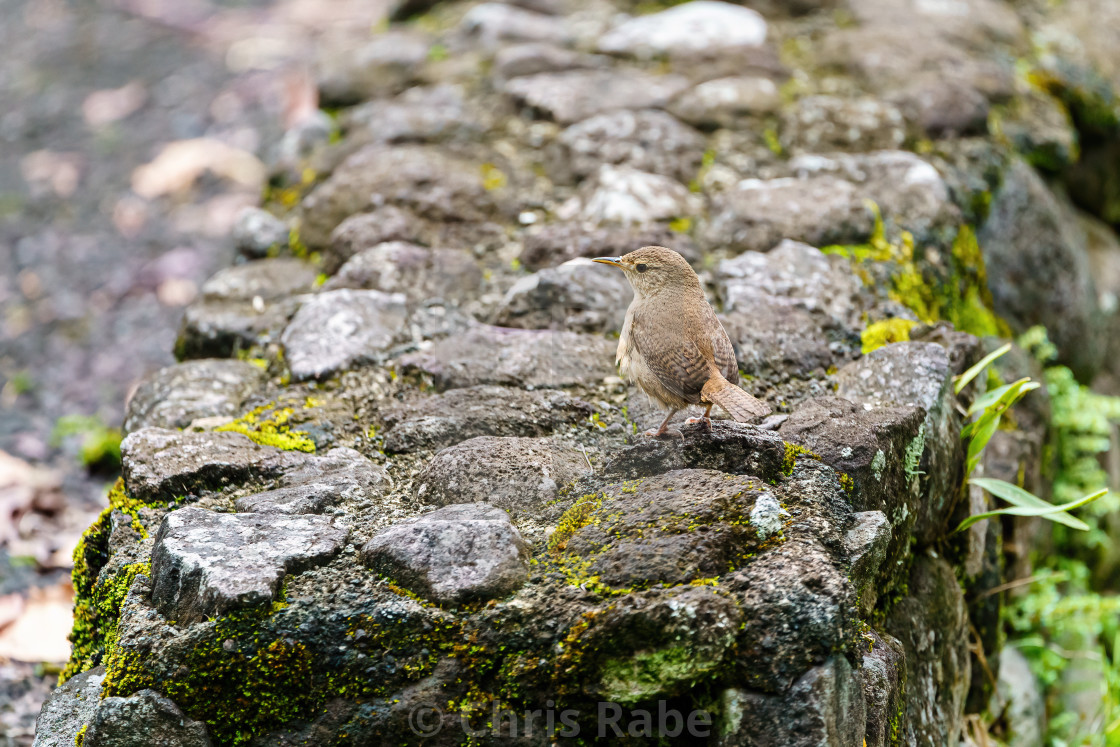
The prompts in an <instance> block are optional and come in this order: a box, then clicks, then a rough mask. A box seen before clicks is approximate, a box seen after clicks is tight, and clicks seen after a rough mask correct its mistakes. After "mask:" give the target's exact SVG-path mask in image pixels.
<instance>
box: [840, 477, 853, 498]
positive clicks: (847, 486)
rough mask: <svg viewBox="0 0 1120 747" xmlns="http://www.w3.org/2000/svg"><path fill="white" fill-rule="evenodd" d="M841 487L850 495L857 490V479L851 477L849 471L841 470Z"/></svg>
mask: <svg viewBox="0 0 1120 747" xmlns="http://www.w3.org/2000/svg"><path fill="white" fill-rule="evenodd" d="M840 487H841V488H843V489H844V492H845V493H847V494H848V495H851V494H852V493H854V492H855V490H856V482H855V480H853V479H852V478H851V476H850V475H848V473H846V472H841V473H840Z"/></svg>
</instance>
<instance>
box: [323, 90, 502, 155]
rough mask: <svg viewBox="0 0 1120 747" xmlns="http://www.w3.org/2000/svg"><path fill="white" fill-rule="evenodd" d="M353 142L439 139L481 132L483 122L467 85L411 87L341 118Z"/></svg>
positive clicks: (354, 109) (355, 108)
mask: <svg viewBox="0 0 1120 747" xmlns="http://www.w3.org/2000/svg"><path fill="white" fill-rule="evenodd" d="M341 121H342V125H343V127H344V128H345V129H346V130H347V136H348V138H349V139H350V140H349V142H350V143H360V142H373V143H403V142H435V141H439V140H445V139H452V138H456V137H469V136H473V135H477V134H478V133H480V132H482V131H483V129H484V126H483V124H482V123H481V122H480V121H479V120H478V119H477V118H476V117H475V116H473V114H472V113H470V112H469V111H468V110H467V106H466V102H465V100H464V95H463V88H462V86H458V85H451V84H442V85H437V86H431V87H420V86H418V87H415V88H410V89H408V90H407V91H405V92H404V93H402V94H401V95H400V96H398V97H397V98H395V99H389V100H385V99H379V100H375V101H369V102H366V103H365V104H362V105H361V106H357V107H354V108H353V109H350V110H348V111H347V112H346V113H345V114H344V115H343V117H342V119H341Z"/></svg>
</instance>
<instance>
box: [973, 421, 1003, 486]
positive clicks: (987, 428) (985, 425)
mask: <svg viewBox="0 0 1120 747" xmlns="http://www.w3.org/2000/svg"><path fill="white" fill-rule="evenodd" d="M1000 415H1001V413H999V412H994V411H990V410H989V411H988V412H986V413H984V415H983V417H981V418H980V419H979V420H977V421H976V423H975V426H974V427H973V429H972V439H971V440H970V441H969V442H968V472H967V474H969V475H971V474H972V473H973V471H974V470H975V469H976V465H978V464H979V463H980V454H981V452H983V451H984V447H985V446H987V445H988V442H989V441H991V440H992V436H994V435H995V433H996V429H997V428H999V421H1000Z"/></svg>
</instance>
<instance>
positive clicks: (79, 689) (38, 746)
mask: <svg viewBox="0 0 1120 747" xmlns="http://www.w3.org/2000/svg"><path fill="white" fill-rule="evenodd" d="M104 679H105V667H95V668H93V669H90V670H87V671H85V672H82V673H81V674H76V675H74V676H73V677H71V678H70V679H68V680H66V682H64V683H62V684H61V685H59V686H58V687H57V688H55V690H54V692H52V693H51V694H50V697H49V698H47V700H46V702H45V703H43V708H42V710H40V712H39V720H38V722H37V723H36V724H35V743H34V745H33V747H73V745H74V738H75V737H76V736H77V735H78V731H79V730H80V729H81V728H82V727H83V726H85V725H86V724H87V723H89V720H90V718H91V717H92V716H93V714H94V711H96V710H97V706H98V704H99V703H100V702H101V683H102V682H103V681H104Z"/></svg>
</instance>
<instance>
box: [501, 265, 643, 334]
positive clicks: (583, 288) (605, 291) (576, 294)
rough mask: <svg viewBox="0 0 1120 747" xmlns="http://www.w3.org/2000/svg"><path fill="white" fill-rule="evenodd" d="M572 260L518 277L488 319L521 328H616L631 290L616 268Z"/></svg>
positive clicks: (604, 329) (603, 329) (623, 315)
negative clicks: (610, 268) (606, 267)
mask: <svg viewBox="0 0 1120 747" xmlns="http://www.w3.org/2000/svg"><path fill="white" fill-rule="evenodd" d="M602 269H603V268H601V266H599V265H594V264H592V263H591V262H589V261H587V260H585V259H582V260H572V261H571V262H567V263H565V264H563V265H561V266H560V267H555V268H545V269H543V270H539V271H537V272H534V273H533V274H531V275H526V276H525V277H522V278H519V279H518V281H517V282H516V283H514V284H513V287H511V288H510V289H509V290H508V291H507V292H506V295H505V298H503V299H502V303H501V305H500V306H499V307H498V310H497V313H496V314H495V316H494V323H495V324H498V325H500V326H502V327H520V328H522V329H566V330H571V331H574V332H618V331H619V330H621V329H622V322H623V319H624V318H625V316H626V308H627V307H628V306H629V305H630V301H631V299H632V298H633V297H634V292H633V290H632V289H631V288H630V283H629V282H627V280H626V278H625V277H624V276H623V275H622V273H620V272H603V271H602Z"/></svg>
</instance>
